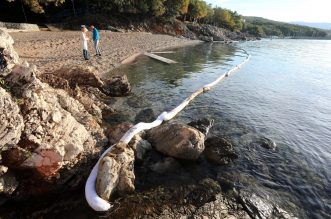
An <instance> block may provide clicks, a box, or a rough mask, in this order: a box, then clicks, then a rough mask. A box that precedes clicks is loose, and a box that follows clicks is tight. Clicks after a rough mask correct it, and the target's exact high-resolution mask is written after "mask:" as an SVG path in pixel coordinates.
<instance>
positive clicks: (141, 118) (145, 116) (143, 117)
mask: <svg viewBox="0 0 331 219" xmlns="http://www.w3.org/2000/svg"><path fill="white" fill-rule="evenodd" d="M155 119H156V117H155V114H154V111H153V109H150V108H148V109H143V110H141V111H140V112H139V113H138V114H137V115H136V118H135V120H134V122H135V123H139V122H153V121H154V120H155Z"/></svg>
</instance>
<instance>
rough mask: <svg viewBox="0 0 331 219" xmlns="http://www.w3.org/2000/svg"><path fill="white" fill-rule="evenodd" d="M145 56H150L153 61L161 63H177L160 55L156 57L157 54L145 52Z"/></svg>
mask: <svg viewBox="0 0 331 219" xmlns="http://www.w3.org/2000/svg"><path fill="white" fill-rule="evenodd" d="M144 55H146V56H149V57H151V58H153V59H156V60H158V61H161V62H165V63H167V64H174V63H177V62H175V61H173V60H171V59H167V58H164V57H161V56H158V55H155V54H152V53H148V52H145V53H144Z"/></svg>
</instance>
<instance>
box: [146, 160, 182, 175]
mask: <svg viewBox="0 0 331 219" xmlns="http://www.w3.org/2000/svg"><path fill="white" fill-rule="evenodd" d="M179 167H180V165H179V163H178V161H176V159H174V158H172V157H166V158H165V159H163V160H160V161H159V162H157V163H154V164H152V165H151V169H152V170H153V171H154V172H157V173H165V172H168V171H173V170H176V169H178V168H179Z"/></svg>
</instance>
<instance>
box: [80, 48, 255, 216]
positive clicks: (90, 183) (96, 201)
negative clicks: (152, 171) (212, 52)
mask: <svg viewBox="0 0 331 219" xmlns="http://www.w3.org/2000/svg"><path fill="white" fill-rule="evenodd" d="M242 50H243V52H244V53H245V54H246V58H245V60H244V61H242V62H241V63H240V64H239V65H236V66H235V67H234V68H232V69H231V70H229V71H227V72H226V73H224V74H222V75H221V76H220V77H218V78H217V79H216V80H215V81H213V82H211V83H209V84H206V85H205V86H203V87H201V88H200V89H198V90H197V91H195V92H194V93H192V94H191V95H190V96H189V97H188V98H186V99H185V100H184V101H183V102H182V103H181V104H179V105H178V106H177V107H176V108H174V109H173V110H171V111H170V112H163V113H161V114H160V115H159V116H158V117H157V119H156V120H155V121H154V122H151V123H144V122H140V123H138V124H136V125H135V126H133V127H132V128H130V129H129V130H128V131H127V132H126V133H125V134H124V136H123V137H122V138H121V139H120V141H119V143H120V142H121V143H124V144H128V143H129V142H130V141H131V139H132V138H133V136H134V135H136V134H138V133H139V132H141V131H143V130H148V129H151V128H154V127H156V126H159V125H161V124H162V122H163V121H168V120H170V119H172V118H174V117H175V116H176V115H177V114H178V113H179V112H180V111H182V110H183V109H184V108H185V107H186V106H187V105H188V104H189V103H190V102H191V101H192V100H193V99H194V98H195V97H197V96H198V95H200V94H201V93H204V92H207V91H209V90H210V89H211V88H212V87H213V86H215V85H216V84H217V83H219V82H220V81H221V80H223V79H224V78H225V77H228V76H230V75H231V74H232V73H234V72H235V71H237V70H239V69H240V68H241V67H242V66H243V65H244V64H245V63H246V62H248V60H249V59H250V55H249V54H248V53H247V52H246V50H244V49H242ZM115 145H116V144H114V145H112V146H110V147H109V148H108V149H107V150H106V151H105V152H103V154H102V155H101V156H100V158H99V160H98V162H97V163H96V164H95V165H94V167H93V169H92V171H91V173H90V175H89V177H88V179H87V181H86V184H85V198H86V200H87V202H88V204H89V205H90V207H91V208H93V209H94V210H95V211H107V210H109V209H110V208H111V207H112V205H111V204H110V203H109V202H107V201H106V200H104V199H102V198H101V197H99V195H98V194H97V192H96V189H95V182H96V179H97V174H98V168H99V163H100V161H101V159H102V158H103V157H104V156H105V155H106V154H107V153H108V152H110V151H111V150H112V149H113V147H114V146H115Z"/></svg>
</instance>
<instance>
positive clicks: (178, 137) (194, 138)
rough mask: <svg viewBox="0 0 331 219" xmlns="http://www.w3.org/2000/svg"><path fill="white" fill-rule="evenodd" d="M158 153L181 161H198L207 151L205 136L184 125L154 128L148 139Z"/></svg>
mask: <svg viewBox="0 0 331 219" xmlns="http://www.w3.org/2000/svg"><path fill="white" fill-rule="evenodd" d="M147 140H148V141H149V142H150V143H151V144H152V146H154V147H155V148H156V150H157V151H159V152H161V153H163V154H165V155H168V156H172V157H175V158H180V159H187V160H196V159H198V157H199V156H200V154H201V153H202V152H203V150H204V149H205V146H204V140H205V135H204V134H203V133H201V132H200V131H198V130H197V129H195V128H193V127H191V126H188V125H184V124H167V125H162V126H159V127H156V128H153V129H152V130H150V131H149V132H148V139H147Z"/></svg>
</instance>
